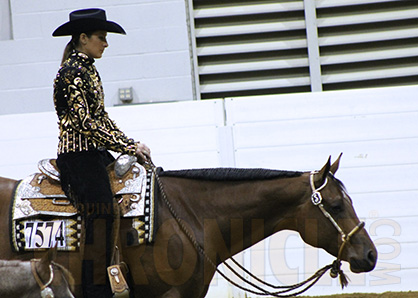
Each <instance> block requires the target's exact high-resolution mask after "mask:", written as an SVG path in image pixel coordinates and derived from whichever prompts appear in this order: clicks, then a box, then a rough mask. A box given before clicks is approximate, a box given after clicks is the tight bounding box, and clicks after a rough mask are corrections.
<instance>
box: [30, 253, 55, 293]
mask: <svg viewBox="0 0 418 298" xmlns="http://www.w3.org/2000/svg"><path fill="white" fill-rule="evenodd" d="M39 261H40V260H39V259H32V260H30V266H31V270H32V274H33V277H34V278H35V280H36V283H37V284H38V285H39V288H40V289H41V297H42V298H54V292H53V291H52V289H51V288H50V287H49V286H50V285H51V284H52V281H53V280H54V269H53V268H52V265H51V264H50V265H49V280H48V281H47V283H45V284H44V283H43V281H42V279H41V277H40V276H39V273H38V271H37V270H36V263H37V262H39Z"/></svg>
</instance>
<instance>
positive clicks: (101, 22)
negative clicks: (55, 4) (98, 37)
mask: <svg viewBox="0 0 418 298" xmlns="http://www.w3.org/2000/svg"><path fill="white" fill-rule="evenodd" d="M97 30H104V31H107V32H113V33H120V34H126V32H125V30H123V28H122V27H121V26H120V25H118V24H116V23H115V22H112V21H108V20H107V19H106V12H105V11H104V10H103V9H100V8H89V9H80V10H75V11H73V12H71V13H70V21H69V22H67V23H65V24H62V25H61V26H59V27H58V28H57V29H55V31H54V33H52V36H65V35H73V34H76V33H86V32H92V31H97Z"/></svg>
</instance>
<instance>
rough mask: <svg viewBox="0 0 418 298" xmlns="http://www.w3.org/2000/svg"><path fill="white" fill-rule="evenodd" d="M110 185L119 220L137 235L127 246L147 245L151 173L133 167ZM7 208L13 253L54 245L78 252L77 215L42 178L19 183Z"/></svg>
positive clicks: (151, 204)
mask: <svg viewBox="0 0 418 298" xmlns="http://www.w3.org/2000/svg"><path fill="white" fill-rule="evenodd" d="M110 178H111V179H112V178H115V177H112V176H110ZM113 181H114V180H113ZM114 183H116V184H117V187H114V188H113V189H114V190H116V194H115V198H116V200H117V201H118V204H119V207H120V214H121V217H124V218H131V220H132V229H133V230H134V231H135V234H137V236H135V237H134V239H135V243H131V244H130V245H138V244H143V243H146V242H148V243H151V242H152V241H153V234H154V214H155V210H154V184H155V177H154V173H153V171H152V169H145V168H144V167H142V166H141V165H139V164H135V165H133V167H132V170H131V171H130V173H127V175H126V176H125V177H121V178H117V181H116V182H114ZM138 191H139V192H138ZM10 208H11V210H10V211H11V213H10V214H11V216H10V221H11V222H10V228H11V231H10V232H11V233H10V235H11V243H12V246H13V248H14V250H15V251H28V250H38V249H45V248H49V247H54V246H55V244H56V245H57V247H58V249H59V250H65V251H75V250H77V249H78V248H79V246H80V239H81V229H80V227H81V216H80V213H79V212H78V210H77V208H76V207H74V206H73V205H72V204H70V201H69V200H68V199H67V197H66V196H65V195H64V193H63V191H62V190H61V187H60V185H59V184H56V183H54V181H52V180H50V179H46V178H45V176H44V174H41V173H37V174H33V175H30V176H28V177H26V178H25V179H23V180H21V181H20V182H19V184H18V186H17V188H16V191H15V193H14V196H13V198H12V202H11V207H10Z"/></svg>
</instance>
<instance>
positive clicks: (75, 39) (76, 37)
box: [61, 32, 93, 65]
mask: <svg viewBox="0 0 418 298" xmlns="http://www.w3.org/2000/svg"><path fill="white" fill-rule="evenodd" d="M85 34H86V35H87V37H88V38H90V37H91V36H92V34H93V32H85ZM80 35H81V33H76V34H73V35H72V36H71V40H70V41H69V42H68V43H67V46H66V47H65V49H64V53H63V55H62V60H61V65H63V64H64V61H65V60H67V59H68V57H70V55H71V53H72V51H73V50H75V49H76V48H77V47H78V46H79V43H80Z"/></svg>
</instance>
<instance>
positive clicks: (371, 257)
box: [367, 250, 376, 263]
mask: <svg viewBox="0 0 418 298" xmlns="http://www.w3.org/2000/svg"><path fill="white" fill-rule="evenodd" d="M367 258H368V259H369V261H370V262H371V263H375V262H376V254H375V253H374V252H373V250H371V251H369V253H368V254H367Z"/></svg>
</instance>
